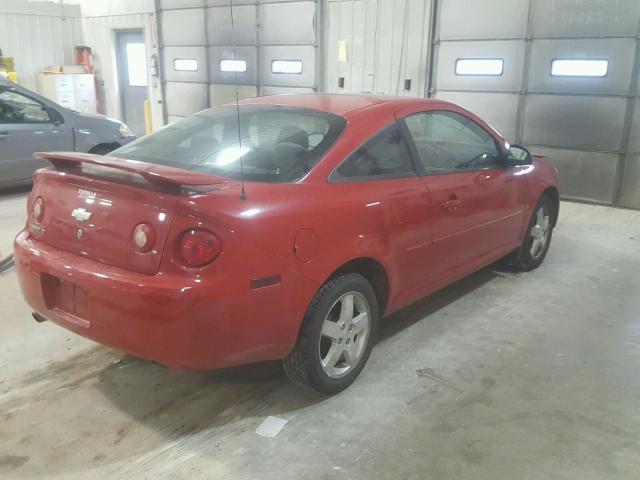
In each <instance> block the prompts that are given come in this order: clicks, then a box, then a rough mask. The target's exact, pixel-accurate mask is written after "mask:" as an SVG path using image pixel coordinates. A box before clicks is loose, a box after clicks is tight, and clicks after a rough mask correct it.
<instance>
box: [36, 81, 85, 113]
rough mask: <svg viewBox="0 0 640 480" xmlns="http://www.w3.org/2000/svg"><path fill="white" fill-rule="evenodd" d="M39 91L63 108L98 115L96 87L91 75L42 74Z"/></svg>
mask: <svg viewBox="0 0 640 480" xmlns="http://www.w3.org/2000/svg"><path fill="white" fill-rule="evenodd" d="M38 91H39V92H40V94H41V95H44V96H45V97H47V98H49V99H51V100H53V101H54V102H56V103H58V104H60V105H62V106H63V107H67V108H71V109H73V110H76V111H78V112H85V113H96V87H95V81H94V77H93V74H91V73H41V74H39V75H38Z"/></svg>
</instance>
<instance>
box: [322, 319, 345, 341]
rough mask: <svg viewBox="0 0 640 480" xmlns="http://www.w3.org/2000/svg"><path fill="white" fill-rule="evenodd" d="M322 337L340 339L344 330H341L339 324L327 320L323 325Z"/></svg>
mask: <svg viewBox="0 0 640 480" xmlns="http://www.w3.org/2000/svg"><path fill="white" fill-rule="evenodd" d="M322 335H324V336H325V337H329V338H332V339H338V338H340V336H341V335H342V330H340V326H339V325H338V323H337V322H332V321H331V320H328V319H327V320H325V321H324V323H323V324H322Z"/></svg>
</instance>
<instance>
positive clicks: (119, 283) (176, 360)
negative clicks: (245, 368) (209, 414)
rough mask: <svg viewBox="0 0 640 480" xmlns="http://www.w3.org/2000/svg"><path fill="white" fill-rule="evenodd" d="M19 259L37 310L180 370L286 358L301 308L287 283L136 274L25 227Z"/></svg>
mask: <svg viewBox="0 0 640 480" xmlns="http://www.w3.org/2000/svg"><path fill="white" fill-rule="evenodd" d="M14 258H15V264H16V271H17V274H18V281H19V284H20V288H21V290H22V294H23V296H24V298H25V300H26V302H27V303H28V304H29V305H30V306H31V308H32V309H33V310H34V311H35V312H36V313H38V314H40V315H42V316H43V317H44V318H46V319H48V320H51V321H53V322H55V323H57V324H58V325H61V326H62V327H64V328H67V329H68V330H71V331H73V332H75V333H78V334H80V335H82V336H84V337H87V338H89V339H92V340H94V341H96V342H98V343H101V344H104V345H108V346H110V347H113V348H116V349H118V350H122V351H125V352H128V353H130V354H132V355H134V356H138V357H142V358H146V359H149V360H153V361H156V362H158V363H161V364H164V365H167V366H169V367H172V368H177V369H182V370H209V369H215V368H222V367H227V366H232V365H238V364H243V363H251V362H256V361H263V360H272V359H276V358H282V357H284V356H286V354H287V353H288V352H289V351H290V349H291V348H292V346H293V344H294V342H295V338H296V336H297V331H298V327H299V319H301V318H302V316H303V314H304V310H302V311H300V312H298V311H296V308H297V309H300V306H298V307H295V306H293V305H291V304H290V303H289V302H287V295H286V294H285V292H286V289H285V285H277V286H272V287H268V288H264V289H260V290H251V289H250V288H249V282H247V283H246V288H238V284H239V283H238V282H230V281H229V279H225V278H220V277H221V276H220V275H219V274H217V275H210V276H209V278H205V277H204V276H200V278H197V277H196V276H195V275H194V276H192V277H191V276H189V277H185V276H171V275H167V274H157V275H145V274H139V273H136V272H130V271H127V270H123V269H120V268H117V267H112V266H109V265H105V264H102V263H99V262H96V261H94V260H90V259H86V258H83V257H80V256H77V255H74V254H71V253H68V252H64V251H61V250H58V249H55V248H52V247H50V246H47V245H44V244H42V243H41V242H38V241H37V240H34V239H33V238H32V237H31V236H30V235H29V234H28V233H27V232H26V231H23V232H21V233H20V234H19V235H18V236H17V238H16V240H15V243H14ZM211 277H212V278H211ZM59 279H62V283H64V284H65V285H66V286H69V285H73V288H75V289H77V290H78V293H74V294H72V297H73V301H71V302H70V301H69V298H67V299H66V300H65V301H62V300H61V297H62V293H60V290H61V289H62V287H61V286H60V285H61V284H60V283H59V282H60V280H59ZM240 283H241V284H243V285H244V284H245V283H244V282H240ZM65 288H66V287H65ZM79 292H81V294H80V293H79ZM66 293H67V294H68V291H67V292H66ZM67 297H68V295H67ZM287 305H289V308H288V311H287V313H286V314H285V315H283V312H282V310H283V308H285V309H287ZM300 305H302V304H300ZM270 318H273V322H271V321H270ZM297 319H298V320H297Z"/></svg>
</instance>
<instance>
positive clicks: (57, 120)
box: [45, 107, 64, 127]
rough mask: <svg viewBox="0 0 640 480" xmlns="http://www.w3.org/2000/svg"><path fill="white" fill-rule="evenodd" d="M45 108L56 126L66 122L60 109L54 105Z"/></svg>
mask: <svg viewBox="0 0 640 480" xmlns="http://www.w3.org/2000/svg"><path fill="white" fill-rule="evenodd" d="M45 110H46V112H47V114H48V115H49V120H51V123H53V124H54V125H55V126H56V127H57V126H58V125H62V124H63V123H64V117H63V116H62V114H61V113H60V112H59V111H58V110H56V109H55V108H53V107H45Z"/></svg>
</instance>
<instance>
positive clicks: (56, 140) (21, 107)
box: [0, 87, 74, 185]
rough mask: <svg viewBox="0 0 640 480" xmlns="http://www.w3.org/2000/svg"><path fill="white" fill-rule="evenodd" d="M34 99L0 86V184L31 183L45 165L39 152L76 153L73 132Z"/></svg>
mask: <svg viewBox="0 0 640 480" xmlns="http://www.w3.org/2000/svg"><path fill="white" fill-rule="evenodd" d="M55 113H56V112H51V111H50V110H48V109H47V107H46V106H45V105H44V104H43V103H41V102H40V101H38V100H36V99H35V98H33V97H31V96H29V95H27V94H24V93H23V92H20V91H17V90H16V89H15V88H12V87H0V185H10V184H15V183H20V182H22V181H28V179H30V178H31V175H32V173H33V171H34V170H36V169H37V168H40V167H42V166H44V165H45V163H44V162H42V161H41V160H35V159H34V158H33V156H32V155H33V153H34V152H38V151H47V150H50V151H55V150H73V149H74V148H73V132H72V129H71V127H69V126H67V125H66V124H64V123H60V121H62V116H61V115H56V116H55V123H54V119H53V118H52V115H53V114H55Z"/></svg>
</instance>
